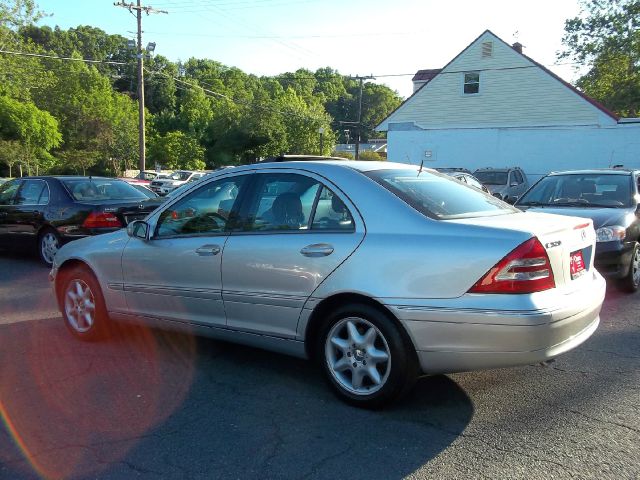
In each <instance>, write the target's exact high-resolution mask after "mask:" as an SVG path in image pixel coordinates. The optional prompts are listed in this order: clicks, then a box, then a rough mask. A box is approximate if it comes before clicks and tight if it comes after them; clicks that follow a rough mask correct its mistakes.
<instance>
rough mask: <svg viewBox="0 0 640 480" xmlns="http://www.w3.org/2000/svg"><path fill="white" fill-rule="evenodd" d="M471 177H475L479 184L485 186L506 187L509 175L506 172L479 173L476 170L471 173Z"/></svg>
mask: <svg viewBox="0 0 640 480" xmlns="http://www.w3.org/2000/svg"><path fill="white" fill-rule="evenodd" d="M473 176H474V177H476V178H477V179H478V180H479V181H480V183H484V184H485V185H506V184H507V178H508V176H509V175H508V173H507V172H495V171H487V172H481V171H478V170H476V171H475V172H473Z"/></svg>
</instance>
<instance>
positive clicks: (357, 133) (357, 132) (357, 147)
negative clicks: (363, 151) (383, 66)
mask: <svg viewBox="0 0 640 480" xmlns="http://www.w3.org/2000/svg"><path fill="white" fill-rule="evenodd" d="M354 78H355V79H356V80H359V81H360V94H359V95H358V121H357V127H356V128H357V130H356V160H359V159H360V132H361V131H362V87H363V82H364V81H365V80H374V79H375V77H374V76H373V75H369V76H367V77H361V76H359V75H358V76H356V77H354Z"/></svg>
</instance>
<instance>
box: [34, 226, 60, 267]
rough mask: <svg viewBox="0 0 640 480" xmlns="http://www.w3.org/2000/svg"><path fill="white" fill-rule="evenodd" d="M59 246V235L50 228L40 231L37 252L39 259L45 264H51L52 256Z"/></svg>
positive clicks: (48, 265) (49, 265)
mask: <svg viewBox="0 0 640 480" xmlns="http://www.w3.org/2000/svg"><path fill="white" fill-rule="evenodd" d="M60 247H61V241H60V235H58V233H57V232H56V231H55V230H52V229H50V228H48V229H46V230H44V231H43V232H42V233H40V235H39V237H38V254H39V255H40V260H42V262H43V263H44V264H45V265H46V266H47V267H51V266H52V265H53V258H54V257H55V255H56V252H57V251H58V250H59V249H60Z"/></svg>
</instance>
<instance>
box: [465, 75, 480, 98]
mask: <svg viewBox="0 0 640 480" xmlns="http://www.w3.org/2000/svg"><path fill="white" fill-rule="evenodd" d="M471 74H477V75H478V81H477V82H467V81H466V76H467V75H471ZM481 80H482V74H481V72H480V71H479V70H470V71H467V72H462V96H463V97H475V96H478V95H480V94H481V93H482V90H481V89H480V84H481V83H482V81H481ZM474 84H477V85H478V91H477V92H475V93H467V92H465V91H464V87H465V86H466V85H474Z"/></svg>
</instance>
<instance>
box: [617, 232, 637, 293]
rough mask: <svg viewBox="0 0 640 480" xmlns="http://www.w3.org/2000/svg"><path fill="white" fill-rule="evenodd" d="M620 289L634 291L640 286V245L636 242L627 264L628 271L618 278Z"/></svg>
mask: <svg viewBox="0 0 640 480" xmlns="http://www.w3.org/2000/svg"><path fill="white" fill-rule="evenodd" d="M620 287H621V288H622V290H624V291H626V292H629V293H634V292H637V291H638V288H640V245H639V244H638V242H636V244H635V245H634V247H633V251H632V252H631V264H630V265H629V273H627V275H626V276H625V277H623V278H622V279H621V280H620Z"/></svg>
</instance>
